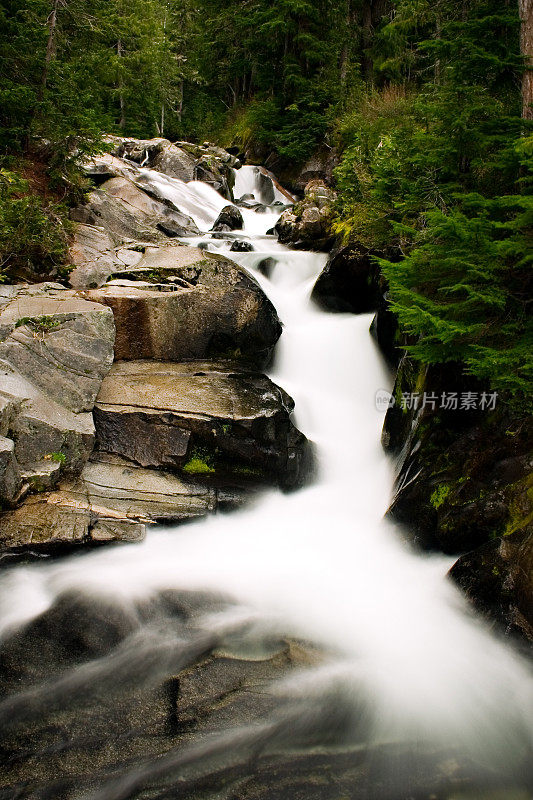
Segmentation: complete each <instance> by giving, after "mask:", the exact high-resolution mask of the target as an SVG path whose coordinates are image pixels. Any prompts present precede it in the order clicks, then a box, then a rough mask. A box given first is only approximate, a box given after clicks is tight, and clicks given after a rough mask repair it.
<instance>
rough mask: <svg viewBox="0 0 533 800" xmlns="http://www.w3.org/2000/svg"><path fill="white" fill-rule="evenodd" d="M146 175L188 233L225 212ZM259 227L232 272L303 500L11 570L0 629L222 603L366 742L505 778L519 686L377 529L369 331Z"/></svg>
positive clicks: (380, 475)
mask: <svg viewBox="0 0 533 800" xmlns="http://www.w3.org/2000/svg"><path fill="white" fill-rule="evenodd" d="M145 174H146V176H147V178H148V179H150V180H151V181H154V182H157V185H158V188H159V189H160V190H164V191H165V193H166V196H167V197H168V198H169V199H171V200H172V201H173V202H174V203H175V204H176V205H177V206H178V207H179V208H180V210H182V211H184V212H186V213H188V214H190V215H191V216H193V217H194V219H195V220H196V221H197V223H198V225H199V227H201V228H202V229H203V230H207V229H209V228H210V227H211V225H212V223H213V221H214V218H215V217H216V215H217V214H218V212H219V211H220V209H221V208H222V207H223V206H224V205H226V201H225V200H224V199H223V198H221V197H220V196H219V195H217V194H216V192H214V191H213V190H212V189H210V188H209V187H206V186H204V185H202V184H199V183H197V182H193V183H191V184H188V185H186V184H182V182H180V181H176V180H173V179H170V178H166V177H164V176H161V175H159V174H158V173H153V172H151V171H146V173H145ZM248 177H249V176H248ZM247 179H248V178H247ZM184 187H185V188H184ZM241 188H242V187H241ZM250 213H253V212H250ZM272 213H273V215H274V212H272ZM265 216H267V215H264V214H260V215H255V217H256V218H258V219H259V220H260V222H259V223H258V222H257V221H256V220H254V221H253V222H250V221H249V218H248V216H245V230H244V231H243V236H244V237H248V238H249V239H250V241H252V242H253V244H254V247H255V251H254V252H251V253H232V257H233V258H234V259H235V260H236V261H238V262H239V263H240V264H242V265H243V266H244V267H246V268H247V269H248V270H249V271H250V272H251V273H253V274H254V276H255V277H256V278H257V280H258V282H259V283H260V284H261V286H262V288H263V289H264V291H265V292H266V293H267V295H268V296H269V297H270V299H271V300H272V302H273V303H274V305H275V306H276V308H277V310H278V313H279V316H280V319H281V320H282V323H283V326H284V327H283V335H282V337H281V340H280V343H279V345H278V348H277V355H276V361H275V365H274V369H273V372H272V377H273V380H274V381H276V382H277V383H278V384H280V385H281V386H283V388H285V389H286V390H287V391H288V392H289V393H290V394H291V395H292V396H293V397H294V399H295V401H296V423H297V425H298V427H299V428H300V429H301V430H302V431H303V432H304V433H305V434H306V435H307V436H308V438H310V439H311V440H312V441H313V442H315V443H316V446H317V458H318V475H317V479H316V481H315V483H314V484H313V485H312V486H309V487H307V488H305V489H302V490H300V491H298V492H295V493H293V494H290V495H283V494H280V493H278V492H271V493H268V494H266V495H264V496H263V497H262V498H260V499H259V500H258V501H256V502H255V503H254V505H253V506H251V507H249V508H247V509H245V510H243V511H240V512H238V513H234V514H232V515H220V516H215V517H211V518H208V519H206V520H204V521H202V522H200V523H195V524H192V525H187V526H186V527H181V528H179V529H172V530H171V529H164V528H159V529H158V530H155V531H151V532H150V533H149V535H148V538H147V539H146V541H145V542H143V543H142V544H139V545H135V546H132V545H126V546H121V547H117V548H113V549H110V550H100V551H98V552H95V553H90V554H86V555H83V556H82V557H76V558H67V559H64V560H62V561H58V562H55V563H52V564H48V565H47V564H45V565H38V566H26V567H16V568H14V569H12V570H11V571H10V572H8V573H7V574H6V575H5V576H4V578H3V581H2V584H3V585H2V610H1V615H0V626H1V629H2V630H4V631H7V630H12V629H13V627H15V626H17V625H22V624H23V623H24V622H26V621H28V620H29V619H31V618H33V617H35V616H36V615H37V614H39V613H41V612H43V611H44V610H45V609H47V608H48V607H49V606H50V605H51V604H52V603H53V601H54V600H55V598H57V597H58V596H59V595H60V594H61V593H62V592H65V591H85V592H89V593H91V592H93V593H98V594H103V595H106V596H116V597H117V598H120V600H121V601H122V602H127V601H128V600H130V599H138V598H140V597H147V596H150V595H151V594H152V593H155V592H158V591H159V590H163V589H166V588H170V587H179V588H182V589H183V588H185V589H201V590H210V591H215V592H222V593H225V594H228V595H230V596H231V597H233V598H234V599H235V602H236V604H237V605H238V606H240V607H241V608H242V609H243V614H249V615H250V616H251V617H253V618H254V619H259V620H262V623H263V624H264V625H265V626H268V627H269V628H273V629H275V630H276V631H281V632H283V633H286V634H292V635H296V636H300V637H307V638H309V639H311V640H312V641H314V642H316V643H317V644H319V645H321V646H323V647H324V648H325V650H326V651H327V652H329V653H330V656H329V660H328V662H327V663H326V664H325V665H323V666H322V667H321V668H320V669H319V670H316V671H313V670H310V671H309V674H308V676H307V678H305V677H304V676H299V678H298V680H299V681H300V682H301V684H302V685H303V686H305V691H306V692H310V693H312V692H313V691H316V692H321V691H323V690H324V689H325V688H327V687H329V686H332V685H335V684H337V683H338V682H339V681H340V682H341V683H342V685H343V687H344V689H345V692H346V696H347V697H348V698H350V697H351V698H353V701H354V704H355V703H356V702H358V701H360V698H361V697H364V699H365V702H366V703H367V704H368V705H369V707H370V708H371V709H372V719H373V722H372V726H371V727H372V734H371V737H372V739H373V740H374V741H376V742H378V741H380V742H381V741H390V740H398V739H409V740H415V741H422V742H428V741H429V742H432V743H434V744H435V745H438V746H441V745H445V746H448V745H453V746H454V747H457V748H459V749H460V750H463V751H465V752H468V753H469V755H470V756H471V757H472V758H474V759H475V760H477V761H478V762H480V763H486V764H487V765H490V766H491V767H495V766H496V768H498V765H499V766H500V767H501V769H502V770H507V771H509V770H511V772H512V768H513V764H515V763H518V762H519V761H520V759H522V758H523V756H524V753H525V752H527V748H528V747H530V746H531V740H532V734H533V724H532V720H531V718H530V716H529V710H530V708H531V702H532V699H533V687H532V682H531V677H530V674H529V672H528V670H527V668H526V667H525V665H524V664H523V663H522V662H521V661H520V660H519V659H518V658H517V657H516V656H515V655H514V653H513V652H512V651H511V650H510V649H509V648H508V647H507V646H506V645H504V644H502V643H501V642H499V641H498V640H497V639H496V638H494V637H493V636H492V635H491V634H490V633H489V632H488V631H487V630H485V627H484V625H483V623H482V622H481V621H480V620H479V619H477V618H472V617H471V616H470V615H469V613H468V612H467V609H466V605H465V603H464V601H463V599H462V597H461V596H460V594H459V593H458V592H457V591H456V590H455V589H454V588H453V586H452V585H451V584H450V583H449V582H448V580H447V579H446V578H445V573H446V570H447V567H448V566H449V560H448V559H446V558H444V557H437V556H431V557H430V556H422V555H420V554H418V553H415V552H413V551H411V550H410V548H409V547H408V546H406V545H405V544H404V543H403V541H402V539H401V538H400V537H399V536H398V535H397V532H396V531H395V530H394V528H393V526H392V525H391V524H390V523H388V522H385V521H383V519H382V517H383V513H384V511H385V510H386V507H387V504H388V501H389V495H390V487H391V483H392V477H393V476H392V465H391V463H390V461H389V459H388V458H387V457H386V456H385V455H384V453H383V451H382V449H381V447H380V443H379V439H380V430H381V426H382V423H383V411H379V410H377V409H376V405H375V394H376V391H377V390H378V389H381V388H390V386H391V376H390V374H389V373H388V371H387V369H386V367H385V366H384V364H383V362H382V359H381V358H380V355H379V353H378V351H377V349H376V347H375V345H374V342H373V340H372V339H371V337H370V335H369V332H368V328H369V324H370V320H371V317H370V316H368V315H361V316H353V315H348V314H328V313H324V312H322V311H320V310H319V309H318V308H317V307H315V306H314V304H313V303H312V302H311V300H310V292H311V289H312V285H313V283H314V280H315V279H316V276H317V275H318V273H319V272H320V270H321V268H322V267H323V265H324V263H325V258H326V257H325V256H324V255H321V254H316V253H305V252H292V251H290V250H288V249H287V248H284V247H282V246H281V245H279V244H278V243H277V242H276V241H275V239H274V237H268V236H265V235H264V230H263V228H264V222H265V221H264V217H265ZM257 227H259V228H260V231H259V232H258V231H257ZM250 228H251V230H250ZM204 241H209V239H206V238H205V237H204ZM209 246H215V243H212V244H211V245H209ZM265 258H272V259H274V260H275V266H274V267H273V270H272V272H271V274H270V277H268V278H267V277H265V276H264V275H263V274H262V272H261V271H260V270H259V265H260V264H261V262H263V261H264V260H265ZM213 624H215V623H214V622H213ZM295 680H296V679H293V682H292V684H291V691H293V692H297V691H298V685H297V684H295V683H294V681H295Z"/></svg>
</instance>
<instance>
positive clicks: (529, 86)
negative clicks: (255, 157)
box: [518, 0, 533, 119]
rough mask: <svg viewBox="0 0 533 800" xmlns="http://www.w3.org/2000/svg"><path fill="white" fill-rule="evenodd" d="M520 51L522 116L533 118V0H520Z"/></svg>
mask: <svg viewBox="0 0 533 800" xmlns="http://www.w3.org/2000/svg"><path fill="white" fill-rule="evenodd" d="M518 10H519V12H520V52H521V53H522V55H523V57H524V74H523V76H522V116H523V117H524V119H533V0H518Z"/></svg>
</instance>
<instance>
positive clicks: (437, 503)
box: [430, 483, 451, 509]
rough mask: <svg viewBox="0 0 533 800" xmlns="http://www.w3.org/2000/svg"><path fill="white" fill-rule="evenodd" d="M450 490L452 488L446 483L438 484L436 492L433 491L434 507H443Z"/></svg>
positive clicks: (432, 503)
mask: <svg viewBox="0 0 533 800" xmlns="http://www.w3.org/2000/svg"><path fill="white" fill-rule="evenodd" d="M450 491H451V488H450V487H449V486H447V485H446V484H445V483H441V485H440V486H438V487H437V488H436V489H435V491H434V492H432V494H431V497H430V502H431V505H432V506H433V508H434V509H438V508H440V507H441V505H442V504H443V503H444V502H445V501H446V498H447V497H448V495H449V494H450Z"/></svg>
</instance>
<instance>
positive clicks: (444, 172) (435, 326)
mask: <svg viewBox="0 0 533 800" xmlns="http://www.w3.org/2000/svg"><path fill="white" fill-rule="evenodd" d="M531 17H532V10H531V3H530V2H528V0H520V2H519V3H517V2H516V0H431V1H430V0H392V1H391V0H339V1H338V2H326V0H276V2H271V0H268V2H267V0H228V2H227V3H225V4H223V5H221V4H220V3H218V2H215V0H143V2H140V0H130V1H129V2H124V0H31V1H30V2H24V3H23V2H21V1H20V0H12V2H3V3H2V4H1V5H0V23H1V31H2V33H1V38H0V57H1V66H0V69H1V83H0V126H1V133H0V136H1V143H0V144H1V152H0V157H1V162H0V164H1V172H0V181H1V183H2V199H1V206H0V252H1V262H2V271H3V272H2V274H3V276H4V279H9V275H10V269H11V268H12V267H13V265H15V264H16V263H17V262H19V261H21V260H22V261H26V262H30V263H33V264H35V265H37V269H43V270H44V269H45V266H43V265H46V264H47V263H55V264H58V263H61V261H62V260H64V259H65V256H66V248H67V243H68V236H69V221H68V205H69V204H70V203H72V202H76V201H77V200H79V198H80V197H81V196H82V195H83V192H84V191H85V189H86V187H85V185H84V182H83V179H82V178H81V175H80V173H79V171H78V167H77V164H78V162H79V159H80V157H82V156H83V155H84V154H85V153H88V152H92V151H96V150H98V148H99V146H101V145H100V142H101V137H102V135H103V134H105V133H115V134H123V135H126V136H128V135H129V136H140V137H152V136H165V137H167V138H170V139H172V140H176V139H189V140H192V141H203V140H204V139H208V140H211V141H215V142H216V143H217V144H221V145H223V146H230V145H232V146H235V147H237V148H238V149H239V151H240V152H246V153H247V154H248V158H249V159H254V158H255V159H256V160H257V161H258V162H264V161H265V160H267V159H270V161H271V162H272V163H275V164H276V165H281V167H283V165H287V164H289V165H296V166H298V165H302V164H304V163H305V161H306V160H307V159H309V158H310V157H311V156H312V155H313V154H314V153H316V152H317V151H322V152H324V150H326V151H328V152H332V153H334V154H335V159H336V164H337V167H336V169H335V171H334V177H333V181H334V183H335V185H336V188H337V191H338V200H337V203H336V208H335V215H334V219H333V221H332V225H333V228H334V231H335V233H336V234H337V235H338V236H342V237H343V238H344V239H345V240H351V241H358V242H361V243H362V244H364V245H365V246H367V247H371V248H373V250H374V251H375V252H377V253H378V255H381V256H382V259H381V262H380V263H381V268H382V271H383V273H384V275H385V276H386V279H387V281H388V284H389V287H390V295H389V296H390V298H391V300H392V303H393V308H394V310H395V311H396V312H397V314H398V316H399V319H400V323H401V325H402V327H403V330H404V331H405V332H406V334H407V335H408V337H410V341H411V350H412V353H413V355H414V357H415V358H417V359H419V360H421V361H422V362H424V363H441V362H446V361H453V360H455V361H457V360H460V361H461V362H462V364H463V365H464V366H465V367H466V370H467V371H468V372H469V373H471V374H472V375H474V376H476V377H477V378H479V379H481V380H484V381H485V380H487V381H489V382H490V384H491V385H492V386H493V388H495V389H497V390H499V391H500V392H502V393H503V395H504V396H505V397H506V398H507V400H508V401H509V402H512V403H515V404H517V405H518V406H519V407H522V408H523V406H524V404H527V403H529V402H530V397H531V385H532V380H533V375H532V366H531V345H532V336H533V334H532V328H531V308H530V305H531V248H530V245H531V222H532V204H533V201H532V193H531V166H532V163H533V162H532V159H533V135H532V131H531V118H532V116H533V114H532V108H531V100H532V85H533V82H532V78H531V71H530V69H531V67H530V60H528V58H527V53H528V52H529V50H530V45H531V37H532V26H533V22H532V20H531Z"/></svg>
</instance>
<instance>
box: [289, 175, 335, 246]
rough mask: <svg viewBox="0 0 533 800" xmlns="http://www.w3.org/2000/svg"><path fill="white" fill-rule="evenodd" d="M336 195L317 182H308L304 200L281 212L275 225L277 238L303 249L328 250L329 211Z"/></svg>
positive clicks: (329, 235) (329, 238) (329, 233)
mask: <svg viewBox="0 0 533 800" xmlns="http://www.w3.org/2000/svg"><path fill="white" fill-rule="evenodd" d="M334 199H335V193H334V192H333V190H332V189H330V188H329V187H328V186H326V184H325V183H324V182H322V181H320V180H312V181H309V183H308V184H307V186H306V187H305V193H304V197H303V200H301V201H300V202H298V203H296V204H295V205H294V206H293V207H292V208H288V209H287V210H286V211H284V212H283V214H282V215H281V217H280V219H279V221H278V222H277V224H276V226H275V230H276V233H277V234H278V239H279V241H280V242H281V243H282V244H288V245H291V246H293V247H297V248H300V249H304V250H327V249H328V248H329V247H330V245H331V243H332V241H333V236H332V232H331V227H330V226H331V210H332V203H333V201H334Z"/></svg>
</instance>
